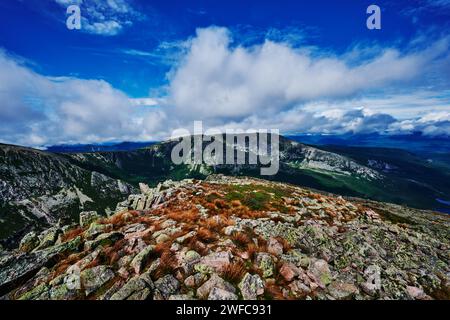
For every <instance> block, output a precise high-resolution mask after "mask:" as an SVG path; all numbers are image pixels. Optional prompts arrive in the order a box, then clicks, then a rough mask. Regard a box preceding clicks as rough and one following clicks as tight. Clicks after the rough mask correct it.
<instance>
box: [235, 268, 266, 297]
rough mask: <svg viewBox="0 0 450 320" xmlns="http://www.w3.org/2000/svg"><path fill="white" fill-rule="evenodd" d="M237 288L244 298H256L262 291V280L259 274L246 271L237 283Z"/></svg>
mask: <svg viewBox="0 0 450 320" xmlns="http://www.w3.org/2000/svg"><path fill="white" fill-rule="evenodd" d="M239 289H240V290H241V294H242V297H243V298H244V299H245V300H256V298H257V297H258V296H260V295H262V294H263V293H264V282H263V281H262V279H261V278H260V276H259V275H257V274H254V275H251V274H250V273H246V274H245V276H244V278H242V280H241V282H240V283H239Z"/></svg>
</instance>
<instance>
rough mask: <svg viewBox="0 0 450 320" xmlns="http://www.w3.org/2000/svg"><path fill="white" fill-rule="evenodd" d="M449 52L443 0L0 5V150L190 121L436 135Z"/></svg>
mask: <svg viewBox="0 0 450 320" xmlns="http://www.w3.org/2000/svg"><path fill="white" fill-rule="evenodd" d="M70 4H77V5H79V6H80V8H81V15H82V17H83V20H82V29H81V30H68V29H67V28H66V25H65V21H66V18H67V15H66V13H65V12H66V8H67V7H68V6H69V5H70ZM370 4H376V5H378V6H380V8H381V10H382V15H381V17H382V29H381V30H368V29H367V28H366V19H367V17H368V15H367V14H366V8H367V7H368V6H369V5H370ZM449 43H450V1H449V0H423V1H374V0H372V1H356V0H354V1H350V0H342V1H332V0H329V1H325V0H319V1H268V0H264V1H181V0H180V1H138V0H134V1H132V0H104V1H100V0H98V1H97V0H39V1H38V0H26V1H25V0H8V1H2V2H0V67H1V69H2V70H3V72H2V75H0V101H1V102H2V104H1V105H2V108H3V111H4V112H3V113H2V114H1V115H0V125H1V128H0V141H3V142H9V143H18V144H26V145H33V146H41V145H48V144H57V143H74V142H101V141H112V140H116V141H117V140H147V139H148V140H153V139H163V138H166V137H168V136H169V135H170V132H171V130H172V129H174V128H178V127H180V126H184V127H186V126H188V127H189V125H190V124H191V122H192V121H193V120H203V121H204V122H205V124H206V125H207V126H208V127H214V128H219V129H224V128H228V127H230V128H243V129H247V128H272V127H275V128H278V129H280V130H281V131H282V132H286V133H292V132H302V133H308V132H311V133H346V132H358V133H361V132H363V133H364V132H384V133H392V132H394V133H399V132H401V133H411V132H413V131H416V130H419V131H422V132H424V133H425V134H430V135H449V134H450V101H449V100H450V86H449V84H450V76H449V75H450V51H449Z"/></svg>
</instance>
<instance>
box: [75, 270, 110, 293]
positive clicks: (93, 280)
mask: <svg viewBox="0 0 450 320" xmlns="http://www.w3.org/2000/svg"><path fill="white" fill-rule="evenodd" d="M112 278H114V272H113V271H112V270H111V268H110V267H108V266H97V267H93V268H90V269H86V270H83V271H82V272H81V283H82V284H83V288H84V290H85V292H86V295H87V296H88V295H90V294H91V293H93V292H95V291H97V290H98V289H100V288H101V287H102V286H103V285H104V284H106V283H107V282H108V281H110V280H111V279H112Z"/></svg>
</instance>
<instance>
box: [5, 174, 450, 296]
mask: <svg viewBox="0 0 450 320" xmlns="http://www.w3.org/2000/svg"><path fill="white" fill-rule="evenodd" d="M449 227H450V219H449V216H447V215H443V214H438V213H433V212H427V211H419V210H413V209H409V208H404V207H400V206H396V205H390V204H383V203H377V202H371V201H364V200H360V199H351V200H346V199H343V198H342V197H336V196H333V195H324V194H320V193H317V192H313V191H310V190H306V189H302V188H299V187H294V186H291V185H286V184H281V183H273V182H267V181H263V180H256V179H248V178H240V179H238V178H230V177H224V176H210V177H209V178H208V179H206V180H205V181H195V180H184V181H181V182H172V181H166V182H164V183H162V184H160V185H158V187H157V188H154V189H151V188H149V187H148V186H146V185H144V184H141V194H139V195H131V196H130V197H129V199H128V201H125V202H123V203H119V204H118V206H117V209H116V212H115V213H114V214H112V215H111V216H110V217H107V218H105V217H100V216H98V215H97V214H96V213H95V212H82V213H81V214H80V224H79V225H76V226H56V227H52V228H50V229H48V230H46V231H45V232H43V233H41V234H35V233H33V232H32V233H29V234H27V235H26V236H25V237H24V238H23V239H22V241H21V243H20V248H19V249H17V250H15V251H12V252H11V251H3V252H1V253H0V295H3V299H22V300H24V299H46V300H47V299H91V300H125V299H128V300H144V299H155V300H162V299H171V300H174V299H212V300H214V299H216V300H217V299H220V300H234V299H450V267H449V261H450V250H449V247H450V241H449V240H450V239H449V238H450V234H449V232H448V230H449Z"/></svg>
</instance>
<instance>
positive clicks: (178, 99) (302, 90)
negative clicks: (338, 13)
mask: <svg viewBox="0 0 450 320" xmlns="http://www.w3.org/2000/svg"><path fill="white" fill-rule="evenodd" d="M231 43H232V39H231V35H230V33H229V31H228V30H227V29H224V28H207V29H199V30H197V37H196V38H194V39H192V41H191V45H190V49H189V51H188V53H187V55H186V56H185V58H184V60H183V61H182V62H181V63H180V65H179V66H177V67H176V69H175V70H172V73H171V74H172V76H171V79H170V80H171V82H170V87H169V103H170V104H172V105H173V106H174V108H175V109H176V112H177V114H179V115H181V116H184V117H194V118H195V117H197V118H202V119H216V118H218V117H219V118H225V119H226V118H228V119H233V120H238V119H243V118H245V117H248V116H250V115H252V114H255V113H256V114H258V113H268V114H273V113H277V112H280V111H283V110H287V109H290V108H292V107H293V106H295V105H298V104H304V103H306V102H309V101H313V100H317V99H342V98H346V97H351V96H354V95H358V94H362V93H369V92H371V90H372V91H373V90H381V89H383V90H385V88H387V87H389V86H396V85H399V84H405V83H406V84H407V83H409V82H410V81H412V80H415V79H416V78H422V77H424V71H426V70H427V67H428V66H429V65H432V63H433V62H435V61H436V60H439V59H442V57H441V56H442V55H443V54H444V55H446V56H448V52H449V51H448V49H449V46H448V41H447V40H446V41H444V42H439V43H436V44H434V45H431V46H430V47H428V48H425V49H423V50H420V51H411V52H408V53H402V52H400V51H398V50H396V49H393V48H387V49H384V50H382V51H381V52H379V54H377V55H375V56H374V57H372V58H371V59H369V60H363V61H360V62H359V63H358V64H355V63H354V61H355V59H354V57H353V58H352V59H351V61H346V59H345V58H346V56H345V55H344V56H335V55H331V54H328V55H325V54H321V55H316V54H315V53H314V52H311V51H309V50H302V49H294V48H292V47H290V46H289V45H288V44H286V43H277V42H273V41H268V40H266V41H265V42H264V43H263V44H261V45H259V46H252V47H241V46H232V45H231Z"/></svg>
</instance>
